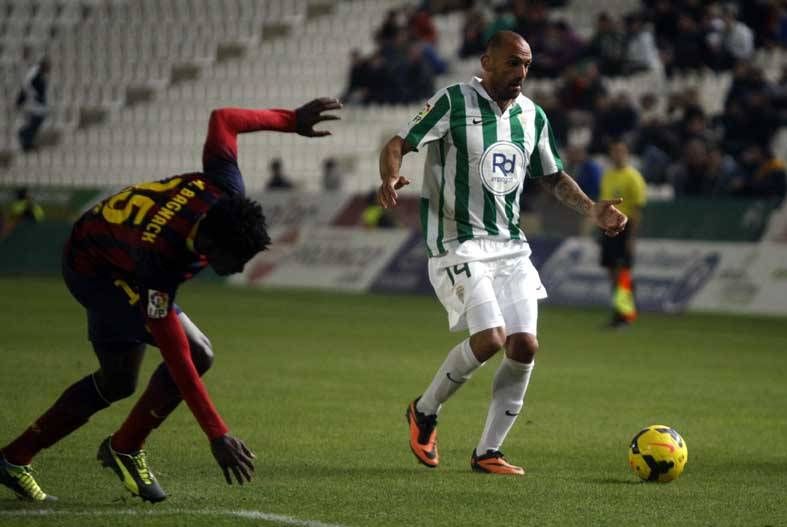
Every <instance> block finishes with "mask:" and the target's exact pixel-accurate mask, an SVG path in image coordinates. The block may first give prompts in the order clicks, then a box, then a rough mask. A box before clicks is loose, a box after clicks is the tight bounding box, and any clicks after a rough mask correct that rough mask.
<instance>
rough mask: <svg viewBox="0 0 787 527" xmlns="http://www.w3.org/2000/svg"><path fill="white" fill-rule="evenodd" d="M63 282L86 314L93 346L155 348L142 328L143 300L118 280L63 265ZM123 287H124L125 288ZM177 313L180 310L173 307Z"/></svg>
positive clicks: (143, 320) (148, 334)
mask: <svg viewBox="0 0 787 527" xmlns="http://www.w3.org/2000/svg"><path fill="white" fill-rule="evenodd" d="M63 278H64V280H65V282H66V286H67V287H68V290H69V291H70V292H71V294H72V295H73V297H74V298H76V299H77V301H78V302H79V303H80V304H82V306H83V307H84V308H85V310H86V311H87V332H88V339H89V340H90V341H91V342H93V343H95V344H104V343H107V344H109V343H135V344H142V343H145V344H155V343H154V341H153V335H151V334H150V332H149V331H148V330H147V328H146V327H145V317H144V315H143V313H142V308H141V307H140V305H139V302H142V301H143V299H140V298H139V297H136V301H135V298H134V296H133V295H134V294H138V292H137V291H134V290H133V289H132V288H130V287H129V285H128V284H126V283H125V282H123V281H121V280H113V279H112V278H107V277H92V276H85V275H82V274H79V273H77V272H76V271H74V270H73V269H71V268H70V267H69V266H68V264H67V263H65V262H64V263H63ZM124 286H125V287H124ZM174 309H175V310H176V313H181V310H180V308H179V307H178V306H177V305H176V306H174Z"/></svg>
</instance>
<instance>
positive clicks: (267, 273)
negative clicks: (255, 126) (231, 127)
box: [0, 191, 787, 315]
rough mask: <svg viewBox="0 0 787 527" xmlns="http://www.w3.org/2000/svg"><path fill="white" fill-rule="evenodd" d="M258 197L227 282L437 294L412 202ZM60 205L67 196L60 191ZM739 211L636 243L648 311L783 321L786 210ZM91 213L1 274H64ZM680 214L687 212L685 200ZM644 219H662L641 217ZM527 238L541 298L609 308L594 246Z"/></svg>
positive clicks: (4, 254)
mask: <svg viewBox="0 0 787 527" xmlns="http://www.w3.org/2000/svg"><path fill="white" fill-rule="evenodd" d="M96 195H98V196H99V197H100V195H101V194H100V193H99V194H96ZM251 197H252V198H255V199H258V200H260V201H261V202H262V204H263V207H264V209H265V212H266V216H267V218H268V224H269V231H270V233H271V237H272V239H273V244H272V246H271V248H270V250H268V251H265V252H264V253H261V254H260V255H258V256H257V257H255V258H254V259H253V260H252V261H251V262H250V263H249V265H247V267H246V269H245V270H244V272H243V273H241V274H239V275H236V276H234V277H231V278H230V282H231V283H233V284H235V285H239V286H246V287H287V288H290V287H304V288H317V289H325V290H336V291H348V292H358V293H364V292H375V293H384V294H391V293H401V294H428V295H431V294H433V293H432V288H431V285H430V284H429V279H428V276H427V272H426V269H427V256H426V251H425V248H424V245H423V240H422V238H421V233H420V228H419V227H418V222H419V219H418V197H417V196H412V195H408V196H403V197H402V199H401V201H400V205H399V206H398V207H397V208H396V209H394V210H393V214H394V221H395V223H396V224H397V227H396V228H393V229H373V228H367V227H365V226H364V223H363V221H362V218H363V215H364V214H363V213H364V210H365V209H366V208H367V207H369V206H371V205H372V202H371V201H370V199H369V195H368V194H363V195H361V194H358V195H351V194H342V193H318V192H315V193H300V192H289V191H283V192H265V193H260V194H254V195H252V196H251ZM58 199H59V200H60V201H61V202H68V201H69V200H68V199H66V198H63V197H62V196H61V197H60V198H58ZM92 201H93V200H90V202H91V203H92ZM734 205H735V206H736V207H738V208H737V209H736V210H737V211H738V213H739V214H738V216H737V218H736V219H735V221H736V222H737V223H736V225H739V226H740V227H739V228H737V230H735V232H736V233H737V234H735V237H736V238H738V240H736V241H719V240H713V241H709V240H693V239H679V238H681V236H674V237H673V236H662V237H659V238H652V237H645V238H641V239H639V240H638V242H637V257H636V265H635V268H634V276H635V282H636V284H637V291H636V295H637V303H638V305H639V306H640V308H641V309H642V310H644V311H658V312H667V313H677V312H682V311H717V312H728V313H756V314H772V315H787V236H780V235H779V233H782V232H787V230H785V229H783V228H781V227H783V225H782V223H779V221H778V219H779V218H780V217H787V212H785V210H784V209H779V210H778V211H777V213H775V214H773V215H772V218H771V223H770V225H769V224H768V221H769V214H768V213H767V212H766V207H764V206H763V205H757V204H756V203H753V202H749V203H736V204H734ZM85 206H89V204H88V205H85V201H84V200H79V205H78V206H75V207H73V209H72V212H73V214H64V215H62V217H57V218H55V219H52V218H49V219H46V220H44V221H43V222H41V223H34V222H31V221H26V222H22V223H20V224H19V225H18V226H17V227H16V228H15V229H14V230H13V231H12V232H10V233H9V234H8V235H7V236H6V237H5V238H4V239H2V240H0V274H25V273H36V274H41V273H51V274H56V273H59V270H60V253H61V249H62V246H63V243H64V241H65V239H66V237H67V236H68V233H69V232H70V227H71V221H72V220H73V217H75V216H77V215H78V213H79V212H81V210H84V207H85ZM719 206H720V207H721V209H722V211H721V212H719V211H714V212H713V213H709V214H712V215H716V214H723V213H724V211H725V207H724V204H722V203H720V204H719ZM665 207H666V204H664V203H660V204H659V208H660V212H661V215H663V216H665V217H670V222H671V224H672V225H676V224H680V225H685V224H686V223H688V222H684V223H679V221H678V220H676V219H675V218H674V217H671V216H678V215H679V214H678V213H677V212H676V213H675V214H672V215H671V213H670V212H669V210H668V209H666V208H665ZM679 207H680V209H681V210H686V209H685V205H684V204H679ZM676 210H678V209H676ZM729 210H730V209H726V212H727V213H729ZM769 210H773V207H771V209H769ZM648 218H650V219H648ZM689 219H690V218H689ZM695 219H696V218H695ZM646 221H657V218H655V217H654V216H653V215H652V214H650V215H648V214H646ZM729 221H732V220H728V225H729ZM643 223H644V222H643ZM697 223H698V224H702V225H703V227H702V228H703V229H709V228H710V227H709V226H711V225H712V222H708V221H702V222H697ZM741 225H742V226H741ZM766 227H767V231H768V233H769V236H766V238H767V241H756V240H755V241H752V240H748V238H750V237H751V236H752V235H753V234H752V233H755V234H756V233H757V232H759V233H762V232H763V231H765V230H766ZM678 231H679V232H682V231H680V229H678ZM645 232H647V231H645ZM742 233H745V234H742ZM740 238H743V239H744V240H740ZM528 240H529V243H530V245H531V249H532V252H533V255H532V259H533V262H534V264H535V266H536V267H537V268H538V269H539V272H540V273H541V277H542V280H543V282H544V285H545V286H546V288H547V291H548V293H549V298H548V299H547V300H546V302H548V303H553V304H562V305H578V306H606V305H607V304H608V302H609V285H608V282H607V277H606V272H605V271H604V270H603V269H602V268H601V267H600V266H599V265H598V262H599V248H598V243H597V240H596V239H594V238H592V237H589V236H568V237H558V236H554V235H543V234H533V233H532V229H530V230H528ZM206 275H207V276H210V273H206ZM200 279H202V278H200Z"/></svg>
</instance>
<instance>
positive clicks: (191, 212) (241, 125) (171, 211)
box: [64, 108, 295, 300]
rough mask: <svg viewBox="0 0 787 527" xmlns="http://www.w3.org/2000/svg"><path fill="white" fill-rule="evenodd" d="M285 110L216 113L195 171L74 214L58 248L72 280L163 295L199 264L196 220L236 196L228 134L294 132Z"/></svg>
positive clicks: (240, 189)
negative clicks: (117, 282)
mask: <svg viewBox="0 0 787 527" xmlns="http://www.w3.org/2000/svg"><path fill="white" fill-rule="evenodd" d="M294 126H295V123H294V115H293V112H292V111H289V110H241V109H234V108H224V109H220V110H215V111H214V112H213V113H212V114H211V119H210V125H209V128H208V137H207V139H206V141H205V148H204V151H203V171H202V172H198V173H189V174H181V175H177V176H172V177H170V178H167V179H163V180H160V181H156V182H151V183H143V184H140V185H135V186H131V187H127V188H125V189H123V190H121V191H120V192H118V193H117V194H114V195H113V196H110V197H109V198H107V199H105V200H104V201H102V202H101V203H98V204H97V205H96V206H95V207H93V208H92V209H90V210H89V211H87V212H86V213H85V214H83V215H82V217H81V218H79V220H77V222H76V223H75V225H74V228H73V230H72V233H71V237H70V239H69V241H68V243H67V245H66V249H65V254H64V256H65V258H66V263H67V265H68V266H69V267H70V268H71V269H73V270H74V271H76V272H77V273H79V274H84V275H88V276H97V277H107V278H111V279H121V280H123V281H125V282H126V283H128V284H129V285H130V286H132V287H134V288H135V289H139V290H140V292H143V291H144V289H155V290H158V291H163V292H166V293H167V294H168V295H169V298H170V300H172V299H173V298H174V294H175V290H176V289H177V287H178V286H179V285H180V284H181V283H182V282H184V281H186V280H188V279H189V278H191V277H192V276H194V275H195V274H196V273H198V272H199V271H201V270H202V269H204V268H205V267H206V266H207V263H208V262H207V261H206V259H205V257H204V256H202V255H200V254H198V253H197V252H196V251H195V248H194V236H195V234H196V229H197V225H198V223H199V221H200V219H201V218H202V217H203V216H204V215H205V213H206V212H207V211H208V209H209V208H210V207H211V206H212V205H213V204H214V203H215V202H216V201H217V200H218V199H220V198H221V197H223V196H231V195H237V194H243V193H244V192H245V189H244V185H243V179H242V176H241V173H240V169H239V168H238V163H237V139H236V135H237V134H238V133H242V132H248V131H257V130H264V129H274V130H282V131H292V130H294Z"/></svg>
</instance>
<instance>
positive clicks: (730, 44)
mask: <svg viewBox="0 0 787 527" xmlns="http://www.w3.org/2000/svg"><path fill="white" fill-rule="evenodd" d="M737 13H738V9H737V7H736V6H735V5H734V4H725V5H723V6H722V7H721V9H720V10H717V9H716V7H715V6H714V5H711V6H709V7H708V17H707V27H708V30H709V31H708V35H707V37H706V40H707V51H708V58H707V62H708V66H710V67H711V68H714V69H719V70H726V69H730V68H732V67H733V65H734V64H735V63H736V62H738V61H745V60H749V59H751V58H752V56H753V55H754V33H753V32H752V30H751V29H750V28H749V27H748V26H747V25H746V24H744V23H743V22H741V21H740V20H738V19H737V18H736V17H737Z"/></svg>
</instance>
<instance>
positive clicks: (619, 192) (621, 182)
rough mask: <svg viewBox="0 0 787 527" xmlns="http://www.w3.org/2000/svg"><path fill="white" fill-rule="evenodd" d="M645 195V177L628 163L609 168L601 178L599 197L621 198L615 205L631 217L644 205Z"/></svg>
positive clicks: (646, 193) (646, 194)
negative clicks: (622, 166)
mask: <svg viewBox="0 0 787 527" xmlns="http://www.w3.org/2000/svg"><path fill="white" fill-rule="evenodd" d="M647 196H648V191H647V185H645V179H644V178H643V177H642V174H640V173H639V170H637V169H636V168H634V167H632V166H630V165H629V166H626V167H624V168H621V169H617V168H610V169H609V170H607V171H606V172H604V176H603V177H602V178H601V192H600V194H599V199H615V198H623V203H621V204H620V205H616V207H617V208H618V209H619V210H620V212H622V213H623V214H625V215H626V216H629V217H631V216H632V215H634V213H635V212H637V211H638V210H639V209H640V208H641V207H644V206H645V202H646V201H647V199H648V198H647Z"/></svg>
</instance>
